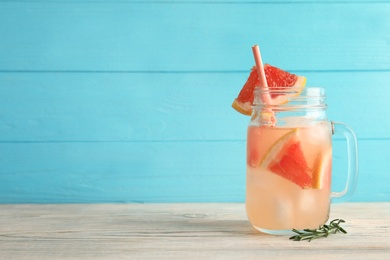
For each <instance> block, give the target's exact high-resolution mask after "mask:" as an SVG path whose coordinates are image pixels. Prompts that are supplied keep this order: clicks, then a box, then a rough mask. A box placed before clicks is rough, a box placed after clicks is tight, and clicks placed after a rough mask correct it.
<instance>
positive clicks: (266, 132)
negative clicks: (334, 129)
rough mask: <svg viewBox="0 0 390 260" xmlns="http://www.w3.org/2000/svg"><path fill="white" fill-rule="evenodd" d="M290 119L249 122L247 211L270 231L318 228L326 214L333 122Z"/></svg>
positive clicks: (250, 216)
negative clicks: (280, 123) (267, 123)
mask: <svg viewBox="0 0 390 260" xmlns="http://www.w3.org/2000/svg"><path fill="white" fill-rule="evenodd" d="M290 120H291V121H292V122H291V123H287V124H285V125H283V126H282V127H280V126H279V127H272V126H264V125H260V126H259V125H256V124H255V123H252V124H251V125H249V127H248V137H247V191H246V210H247V215H248V218H249V220H250V222H251V223H252V225H253V226H254V227H255V228H256V229H258V230H261V231H264V232H268V233H277V231H278V230H291V229H292V228H296V229H304V228H318V227H319V225H322V224H324V223H325V222H326V221H327V219H328V216H329V205H330V180H331V167H332V144H331V126H330V124H329V123H328V122H327V121H316V122H315V123H313V122H312V121H311V120H308V121H307V122H303V121H302V120H299V122H294V118H290ZM296 123H298V124H299V125H300V126H299V127H294V124H296Z"/></svg>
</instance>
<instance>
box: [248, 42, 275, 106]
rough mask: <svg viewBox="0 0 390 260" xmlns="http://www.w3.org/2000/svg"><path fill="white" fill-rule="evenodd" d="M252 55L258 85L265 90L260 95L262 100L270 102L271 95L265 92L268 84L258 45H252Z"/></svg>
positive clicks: (266, 102)
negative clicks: (258, 81)
mask: <svg viewBox="0 0 390 260" xmlns="http://www.w3.org/2000/svg"><path fill="white" fill-rule="evenodd" d="M252 51H253V56H254V57H255V63H256V68H257V74H259V80H260V87H261V88H262V89H263V90H265V91H266V92H265V93H264V94H263V95H262V99H263V102H264V103H265V104H271V97H270V96H269V94H268V93H267V91H268V84H267V79H266V77H265V72H264V66H263V61H262V60H261V54H260V48H259V45H254V46H252Z"/></svg>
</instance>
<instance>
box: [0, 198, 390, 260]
mask: <svg viewBox="0 0 390 260" xmlns="http://www.w3.org/2000/svg"><path fill="white" fill-rule="evenodd" d="M330 218H331V219H333V218H343V219H345V220H346V221H347V223H345V224H344V225H343V227H345V229H346V230H347V231H348V234H341V233H340V234H336V235H332V236H330V237H328V238H325V239H318V240H313V241H311V242H306V241H300V242H295V241H291V240H289V239H288V237H286V236H271V235H266V234H262V233H259V232H257V231H256V230H254V229H253V228H252V227H251V225H250V224H249V223H248V221H247V219H246V215H245V207H244V204H241V203H204V204H198V203H195V204H92V205H91V204H85V205H83V204H77V205H72V204H63V205H61V204H56V205H17V204H16V205H0V259H143V258H149V259H204V258H206V259H340V260H341V259H390V202H389V203H347V204H337V205H333V207H332V210H331V217H330ZM336 257H337V258H336Z"/></svg>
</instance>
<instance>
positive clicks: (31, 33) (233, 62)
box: [0, 0, 390, 203]
mask: <svg viewBox="0 0 390 260" xmlns="http://www.w3.org/2000/svg"><path fill="white" fill-rule="evenodd" d="M389 13H390V4H389V3H388V1H372V2H370V1H363V0H358V1H353V0H347V1H345V0H343V1H314V0H306V1H295V0H291V1H290V0H286V1H266V0H260V1H246V2H241V1H223V0H219V1H186V0H183V1H181V0H174V1H163V0H161V1H160V0H158V1H152V0H151V1H132V0H124V1H106V0H102V1H95V0H83V1H77V0H75V1H62V0H59V1H56V0H38V1H0V203H42V202H43V203H56V202H61V203H62V202H85V203H88V202H96V203H98V202H123V201H125V202H128V201H130V202H189V201H190V202H205V201H217V202H221V201H222V202H229V201H230V202H241V201H243V198H244V193H245V187H244V174H245V138H246V126H247V123H248V117H245V116H242V115H240V114H238V113H236V112H235V111H233V110H232V108H231V107H230V105H231V102H232V100H233V99H234V97H235V96H236V95H237V93H238V91H239V90H240V88H241V86H242V85H243V83H244V82H245V80H246V77H247V75H248V70H249V69H250V67H251V66H252V65H253V64H254V61H253V57H252V53H251V51H250V47H251V46H252V45H253V44H255V43H259V44H260V45H261V47H262V53H263V60H264V61H265V62H269V63H271V64H274V65H277V66H279V67H281V68H283V69H286V70H290V71H292V72H294V73H297V74H301V75H305V76H307V78H308V85H310V86H323V87H325V88H326V92H327V100H328V102H327V103H328V105H329V109H328V115H329V118H330V119H331V120H334V121H342V122H345V123H348V124H349V125H351V126H352V127H353V128H354V129H355V131H356V134H357V136H358V141H359V146H360V155H361V156H360V181H359V186H358V189H357V193H356V196H355V197H354V200H355V201H389V200H390V193H389V192H390V190H389V189H388V187H387V186H386V183H388V182H389V181H390V176H389V174H387V172H388V169H389V168H390V165H389V162H388V160H387V158H388V155H389V151H388V147H389V140H390V136H389V133H390V119H389V118H387V117H386V113H387V112H386V111H387V110H388V96H389V88H388V87H387V85H388V79H389V78H390V45H389V41H390V38H389V33H388V32H389V31H390V16H389V15H388V14H389ZM335 144H336V145H335V147H336V148H337V150H338V149H339V148H340V149H341V148H342V145H343V143H342V141H341V140H340V138H339V137H337V138H336V141H335ZM344 159H345V156H344V154H343V152H341V150H340V152H336V153H335V158H334V161H335V168H336V169H337V168H338V169H339V170H337V173H338V172H343V167H344V164H343V162H344ZM339 180H342V178H341V177H336V181H335V183H339ZM336 188H337V187H336Z"/></svg>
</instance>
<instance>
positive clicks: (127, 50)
mask: <svg viewBox="0 0 390 260" xmlns="http://www.w3.org/2000/svg"><path fill="white" fill-rule="evenodd" d="M389 12H390V4H389V3H386V2H383V3H382V2H378V1H377V2H375V3H374V4H369V3H368V2H354V3H353V4H351V3H348V2H345V1H340V2H337V1H332V2H331V3H326V2H325V1H323V2H310V3H309V4H308V3H306V2H298V3H294V4H288V2H287V3H286V2H275V3H272V2H264V3H261V2H260V3H252V2H245V3H243V4H239V3H238V2H236V3H233V4H232V3H230V2H223V3H222V2H220V3H213V2H187V3H186V4H179V3H175V2H171V1H167V2H162V3H156V2H150V3H143V2H142V1H136V2H123V1H115V2H110V1H81V2H79V1H70V2H68V1H33V2H25V1H21V2H12V1H6V2H0V35H1V41H0V70H2V71H10V70H11V71H20V70H22V71H58V70H60V71H75V70H76V71H243V70H244V68H245V67H246V64H247V63H248V61H252V60H253V58H252V54H251V51H250V46H251V45H253V44H255V43H259V44H260V45H261V46H262V50H263V56H264V58H265V59H266V60H269V61H270V63H273V64H279V65H280V66H281V67H284V68H286V69H289V70H291V69H297V70H331V71H333V70H389V69H390V46H389V44H388V41H389V38H388V32H389V29H390V27H389V25H390V16H389V15H388V14H389Z"/></svg>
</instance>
